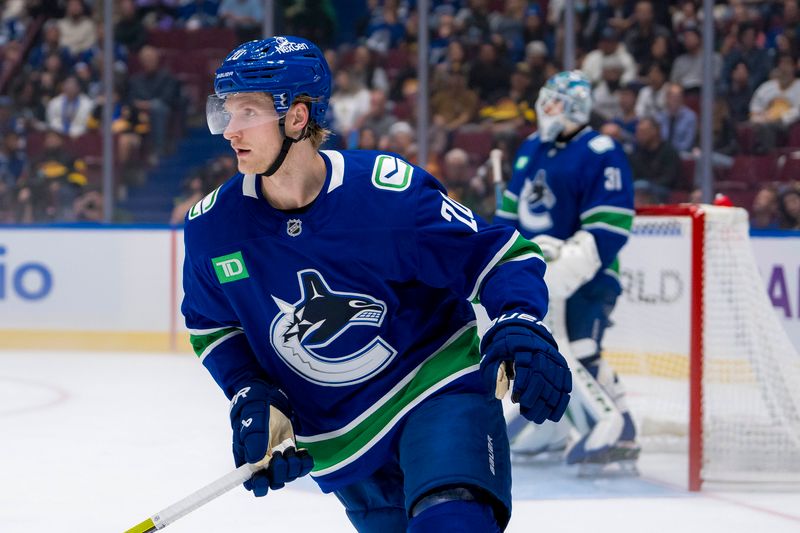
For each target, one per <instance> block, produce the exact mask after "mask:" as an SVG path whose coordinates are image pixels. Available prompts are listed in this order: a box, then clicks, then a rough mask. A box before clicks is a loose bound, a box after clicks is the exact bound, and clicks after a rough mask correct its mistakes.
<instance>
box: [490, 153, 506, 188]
mask: <svg viewBox="0 0 800 533" xmlns="http://www.w3.org/2000/svg"><path fill="white" fill-rule="evenodd" d="M489 160H490V161H491V163H492V181H494V183H495V184H498V183H503V151H502V150H500V149H499V148H493V149H492V151H491V152H489Z"/></svg>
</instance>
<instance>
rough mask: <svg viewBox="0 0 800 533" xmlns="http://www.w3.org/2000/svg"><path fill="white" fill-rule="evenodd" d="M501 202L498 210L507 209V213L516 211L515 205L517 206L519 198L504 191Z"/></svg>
mask: <svg viewBox="0 0 800 533" xmlns="http://www.w3.org/2000/svg"><path fill="white" fill-rule="evenodd" d="M501 199H502V202H501V203H500V211H507V212H509V213H516V212H517V207H518V206H519V198H517V197H515V196H511V195H510V194H508V191H506V193H505V194H503V196H502V197H501Z"/></svg>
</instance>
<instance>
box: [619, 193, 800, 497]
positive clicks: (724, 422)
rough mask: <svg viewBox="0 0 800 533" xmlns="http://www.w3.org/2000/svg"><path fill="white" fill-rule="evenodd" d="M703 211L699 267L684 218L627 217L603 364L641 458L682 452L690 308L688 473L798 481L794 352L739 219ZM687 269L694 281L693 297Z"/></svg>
mask: <svg viewBox="0 0 800 533" xmlns="http://www.w3.org/2000/svg"><path fill="white" fill-rule="evenodd" d="M703 211H704V213H705V223H704V227H705V236H704V239H703V241H702V249H703V260H702V262H699V261H698V262H695V263H693V262H692V257H693V255H692V231H693V222H692V217H691V216H689V215H688V213H687V216H680V215H675V214H673V215H669V216H664V215H656V216H651V215H647V216H637V217H636V219H635V222H634V226H633V230H632V234H631V238H630V240H629V241H628V244H627V246H626V247H625V249H624V250H623V252H622V254H621V256H620V264H621V271H620V281H621V283H622V285H623V288H624V293H623V295H622V296H620V298H619V300H618V302H617V307H616V309H615V311H614V313H613V315H612V320H613V322H614V325H613V326H612V327H611V328H609V330H608V331H607V334H606V338H605V342H604V346H605V352H606V357H608V359H609V361H610V362H611V363H612V365H613V366H614V367H615V369H616V370H617V371H618V373H619V374H620V376H621V378H622V379H623V381H624V384H625V386H626V388H627V389H628V395H629V402H630V404H631V411H632V413H633V416H634V418H635V420H636V421H637V424H638V426H639V429H640V433H641V435H642V440H643V444H644V449H645V451H647V450H648V448H650V449H660V450H663V449H665V448H667V449H672V450H678V451H685V450H688V449H689V446H688V445H687V442H688V439H689V435H690V430H689V428H690V416H689V405H690V385H689V375H690V372H689V369H690V364H691V363H690V346H691V343H692V331H693V329H692V327H691V316H692V306H693V305H695V306H698V308H699V309H700V312H701V314H700V315H698V316H699V318H700V319H701V321H700V322H699V323H702V327H701V328H699V329H700V334H701V337H700V338H699V340H701V341H702V349H701V350H700V354H701V358H702V364H703V372H702V382H701V383H700V384H699V386H700V387H699V389H698V390H700V391H701V395H700V398H701V403H700V405H701V408H702V415H701V417H702V424H698V425H697V428H698V429H700V428H702V434H701V435H700V434H697V432H696V431H695V434H694V435H693V438H696V439H700V440H699V442H700V444H701V451H700V452H699V457H698V461H697V464H698V465H699V470H700V471H699V472H697V473H696V474H697V475H698V476H699V477H700V479H702V480H703V481H722V482H739V481H741V482H751V481H768V482H800V355H798V353H797V351H796V350H795V349H794V347H793V346H792V344H791V341H790V340H789V338H788V336H787V335H786V333H785V331H784V330H783V328H782V326H781V324H780V322H779V321H778V319H777V317H776V315H775V311H774V309H773V307H772V305H771V303H770V301H769V299H768V297H767V294H766V291H765V288H764V283H763V282H762V280H761V277H760V275H759V272H758V269H757V267H756V262H755V259H754V256H753V252H752V249H751V246H750V242H749V236H748V229H749V228H748V219H747V212H746V211H744V210H743V209H738V208H722V207H711V206H704V207H703ZM694 265H696V266H694ZM695 269H701V274H702V280H703V286H702V290H701V291H700V292H697V297H696V298H694V299H693V298H692V290H693V283H692V273H693V270H695ZM693 302H695V303H694V304H693ZM696 449H699V448H695V447H693V450H696ZM693 453H698V452H693ZM691 475H692V474H691V473H690V476H691Z"/></svg>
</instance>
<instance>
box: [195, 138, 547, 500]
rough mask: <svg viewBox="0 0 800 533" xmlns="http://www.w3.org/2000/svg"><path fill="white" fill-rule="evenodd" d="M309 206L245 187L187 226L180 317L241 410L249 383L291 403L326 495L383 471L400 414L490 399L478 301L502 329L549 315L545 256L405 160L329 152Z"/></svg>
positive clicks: (215, 201) (201, 205) (256, 186)
mask: <svg viewBox="0 0 800 533" xmlns="http://www.w3.org/2000/svg"><path fill="white" fill-rule="evenodd" d="M321 153H322V155H323V159H324V160H325V164H326V167H327V177H326V181H325V184H324V186H323V188H322V191H321V192H320V194H319V195H318V196H317V198H316V199H315V201H314V202H313V203H312V204H311V205H310V206H308V207H307V208H304V209H301V210H294V211H280V210H277V209H275V208H273V207H271V206H270V205H269V203H268V202H267V201H266V200H265V199H264V197H263V193H262V191H261V187H260V178H258V177H257V176H255V175H242V174H238V175H236V176H234V177H233V178H231V179H230V180H229V181H227V182H226V183H225V184H224V185H222V186H221V187H220V188H219V189H217V190H215V191H213V192H212V193H211V194H209V195H208V196H207V197H206V198H204V199H203V200H202V201H200V202H198V204H197V205H195V206H194V207H193V208H192V209H191V210H190V211H189V213H188V215H187V220H186V228H185V245H186V259H185V263H184V291H185V297H184V301H183V305H182V312H183V314H184V316H185V318H186V325H187V327H188V328H189V329H190V334H191V342H192V344H193V347H194V349H195V352H196V353H197V355H198V357H199V358H200V360H201V361H202V363H203V364H204V365H205V366H206V368H207V369H208V370H209V371H210V373H211V374H212V376H213V377H214V379H215V380H216V381H217V383H218V384H219V385H220V387H221V388H222V389H223V390H224V392H225V394H226V395H227V396H228V397H229V398H230V397H231V396H232V395H233V394H235V392H236V391H237V390H238V389H239V387H240V386H242V385H244V384H246V383H247V382H248V381H249V380H252V379H256V378H257V379H263V380H266V381H269V382H271V383H273V384H274V385H275V386H277V387H279V388H280V390H282V391H283V392H284V394H285V395H286V396H287V397H288V399H289V402H290V404H291V407H292V410H293V413H292V415H291V416H292V421H293V423H294V427H295V431H296V433H297V441H298V445H299V446H301V447H305V448H307V449H308V450H309V452H310V453H311V454H312V456H313V457H314V461H315V466H314V470H313V471H312V476H313V477H314V478H315V479H316V480H317V482H318V483H319V485H320V487H321V488H322V489H323V490H325V491H332V490H336V489H337V488H339V487H342V486H344V485H346V484H348V483H351V482H353V481H355V480H357V479H360V478H361V477H362V476H365V475H368V474H370V473H371V472H372V471H374V469H376V468H377V467H378V466H380V465H381V464H382V463H383V462H385V460H386V457H387V455H388V454H389V453H391V450H390V447H391V443H392V440H393V438H394V436H395V433H396V430H397V428H398V427H399V426H400V425H401V424H402V421H403V418H404V416H405V415H406V414H407V413H408V412H409V411H410V410H412V409H413V408H414V407H415V406H416V405H418V404H419V403H420V402H422V401H424V400H425V399H426V398H428V397H430V396H432V395H436V394H441V393H442V392H444V391H447V390H453V389H457V390H469V391H476V390H481V391H482V390H483V385H482V382H481V380H480V377H479V373H478V372H477V371H478V368H479V360H480V354H479V348H478V346H479V344H478V335H477V328H476V320H475V314H474V311H473V308H472V305H471V303H472V302H477V301H479V302H480V303H481V304H482V305H483V306H484V307H485V308H486V310H487V312H488V314H489V316H490V317H491V318H496V317H499V316H500V315H502V314H508V313H514V312H525V313H528V314H530V315H533V316H535V317H542V316H544V313H545V312H546V310H547V289H546V287H545V285H544V282H543V279H542V277H543V275H544V268H545V266H544V261H543V259H542V257H541V253H540V250H539V248H538V247H537V246H536V245H535V244H533V243H531V242H530V241H528V240H526V239H524V238H523V237H522V236H521V235H520V234H519V232H517V231H516V230H514V229H512V228H509V227H507V226H498V225H488V224H486V223H485V222H484V221H483V220H480V219H479V218H477V217H475V216H474V215H473V213H472V211H470V210H469V209H467V208H466V207H464V206H462V205H460V204H458V203H457V202H455V201H453V200H452V199H450V198H449V197H448V196H447V194H446V191H445V189H444V188H443V187H442V185H441V184H439V182H438V181H436V180H435V179H434V178H433V177H432V176H430V175H429V174H427V173H426V172H425V171H424V170H423V169H421V168H418V167H415V166H413V165H411V164H409V163H407V162H406V161H404V160H403V159H401V158H399V157H396V156H395V155H394V154H387V153H381V152H368V151H352V152H351V151H342V152H339V151H323V152H321Z"/></svg>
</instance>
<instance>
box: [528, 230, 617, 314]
mask: <svg viewBox="0 0 800 533" xmlns="http://www.w3.org/2000/svg"><path fill="white" fill-rule="evenodd" d="M537 238H538V237H537ZM537 244H538V242H537ZM548 244H549V243H548ZM540 247H541V246H540ZM601 264H602V263H601V261H600V254H599V253H598V252H597V244H596V243H595V241H594V236H593V235H592V234H591V233H589V232H588V231H585V230H579V231H577V232H575V234H574V235H573V236H572V237H570V238H569V239H567V240H566V241H564V244H563V245H562V246H561V247H560V249H559V250H558V255H557V256H556V257H555V259H553V260H552V261H550V262H549V263H547V270H546V271H545V273H544V281H545V283H546V284H547V289H548V291H549V292H550V298H551V299H560V300H566V299H567V298H569V297H570V296H572V294H573V293H574V292H575V291H576V290H578V288H579V287H580V286H581V285H583V284H584V283H586V282H587V281H589V280H590V279H592V278H593V277H594V275H595V274H596V273H597V271H598V270H599V269H600V266H601Z"/></svg>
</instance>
